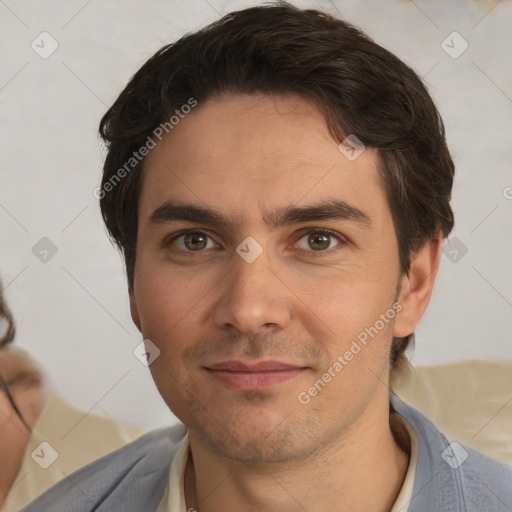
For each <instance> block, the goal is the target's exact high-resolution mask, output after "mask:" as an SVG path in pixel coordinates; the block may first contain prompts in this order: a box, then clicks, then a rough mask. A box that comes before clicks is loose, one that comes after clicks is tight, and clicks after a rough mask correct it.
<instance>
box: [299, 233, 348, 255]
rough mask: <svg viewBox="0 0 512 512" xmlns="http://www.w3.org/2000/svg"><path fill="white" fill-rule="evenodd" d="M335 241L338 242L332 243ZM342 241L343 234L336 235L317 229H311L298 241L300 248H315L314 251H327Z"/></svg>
mask: <svg viewBox="0 0 512 512" xmlns="http://www.w3.org/2000/svg"><path fill="white" fill-rule="evenodd" d="M333 241H335V242H336V243H335V244H334V245H332V243H333ZM341 242H342V239H341V236H336V235H334V234H333V233H330V232H326V231H322V230H316V231H310V232H309V233H306V234H305V235H304V236H302V237H301V238H300V239H299V241H298V242H297V247H299V249H305V250H313V251H326V250H327V249H331V248H332V247H335V246H336V245H339V244H340V243H341Z"/></svg>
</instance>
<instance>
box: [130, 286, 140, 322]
mask: <svg viewBox="0 0 512 512" xmlns="http://www.w3.org/2000/svg"><path fill="white" fill-rule="evenodd" d="M130 314H131V315H132V320H133V323H134V324H135V325H136V326H137V329H138V330H139V332H142V329H141V324H140V316H139V309H138V308H137V303H136V302H135V294H134V292H133V290H130Z"/></svg>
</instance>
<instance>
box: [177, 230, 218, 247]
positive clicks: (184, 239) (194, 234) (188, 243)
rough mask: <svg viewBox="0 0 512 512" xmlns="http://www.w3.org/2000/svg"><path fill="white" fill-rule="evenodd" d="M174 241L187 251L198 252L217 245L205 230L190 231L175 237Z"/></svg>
mask: <svg viewBox="0 0 512 512" xmlns="http://www.w3.org/2000/svg"><path fill="white" fill-rule="evenodd" d="M172 243H174V244H175V245H176V247H178V249H181V250H182V251H185V252H198V251H202V250H203V249H211V248H213V247H215V245H216V244H215V243H214V242H213V241H212V239H211V238H210V237H209V236H208V235H207V234H206V233H204V232H203V231H189V232H188V233H184V234H182V235H179V236H177V237H176V238H174V239H173V240H172Z"/></svg>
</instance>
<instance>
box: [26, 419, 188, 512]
mask: <svg viewBox="0 0 512 512" xmlns="http://www.w3.org/2000/svg"><path fill="white" fill-rule="evenodd" d="M185 436H186V428H185V427H184V425H182V424H178V425H176V426H173V427H169V428H163V429H158V430H153V431H151V432H148V433H147V434H144V435H142V436H141V437H139V438H138V439H136V440H135V441H132V442H131V443H129V444H127V445H125V446H123V447H122V448H120V449H118V450H116V451H114V452H112V453H109V454H108V455H105V456H104V457H102V458H100V459H98V460H96V461H94V462H92V463H91V464H88V465H87V466H85V467H83V468H81V469H79V470H78V471H76V472H74V473H72V474H71V475H66V477H65V478H63V479H62V480H61V481H60V482H59V483H57V484H56V485H54V486H53V487H51V488H50V489H48V490H47V491H46V492H44V493H43V494H42V495H41V496H39V497H38V498H36V499H35V500H34V501H33V502H32V503H30V504H29V505H28V506H27V507H25V508H24V509H23V512H36V511H40V510H53V511H55V512H59V511H61V510H62V511H66V512H85V511H89V510H96V506H97V505H99V504H100V503H101V504H103V506H105V504H106V503H108V507H107V508H105V510H124V511H127V512H128V511H130V510H134V511H135V510H152V508H151V506H152V505H153V502H154V507H153V508H156V506H157V505H158V502H159V500H160V497H161V495H162V494H163V492H164V489H165V485H166V483H167V480H168V476H169V468H170V465H171V462H172V459H173V457H174V455H175V454H176V452H177V451H178V448H179V445H180V444H181V442H182V441H183V439H184V438H185Z"/></svg>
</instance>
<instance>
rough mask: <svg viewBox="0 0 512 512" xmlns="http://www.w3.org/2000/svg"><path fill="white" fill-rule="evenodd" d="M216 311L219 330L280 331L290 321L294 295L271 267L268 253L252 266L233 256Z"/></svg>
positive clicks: (243, 332)
mask: <svg viewBox="0 0 512 512" xmlns="http://www.w3.org/2000/svg"><path fill="white" fill-rule="evenodd" d="M232 265H233V266H232V268H231V271H230V272H228V274H227V276H226V280H225V281H224V282H223V283H222V285H221V286H222V288H221V291H220V294H219V296H220V298H219V300H218V301H217V303H216V304H215V307H214V309H213V312H212V315H213V321H214V323H215V325H217V326H218V327H220V328H222V329H224V330H228V331H230V332H231V333H232V334H235V335H238V336H239V335H242V334H244V335H254V334H268V333H273V332H278V331H280V330H281V329H284V328H285V327H286V326H287V325H288V324H289V323H290V319H291V306H292V303H291V295H292V294H291V292H290V291H289V290H288V288H287V287H286V286H285V285H284V283H283V282H282V281H281V279H280V278H279V277H278V275H276V273H275V272H273V271H272V270H271V268H270V266H269V261H268V258H267V257H266V256H265V252H264V253H263V254H262V255H261V256H259V257H258V258H257V259H256V260H255V261H253V262H252V263H247V262H246V261H244V260H243V259H242V258H241V257H239V256H238V255H237V254H234V255H233V262H232Z"/></svg>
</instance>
